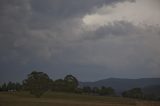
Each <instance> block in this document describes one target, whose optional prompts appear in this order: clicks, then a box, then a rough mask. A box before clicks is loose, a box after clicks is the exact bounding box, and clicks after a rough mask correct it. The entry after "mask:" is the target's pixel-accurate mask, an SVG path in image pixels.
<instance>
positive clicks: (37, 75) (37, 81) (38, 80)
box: [23, 71, 51, 97]
mask: <svg viewBox="0 0 160 106" xmlns="http://www.w3.org/2000/svg"><path fill="white" fill-rule="evenodd" d="M50 82H51V79H50V78H49V76H48V75H47V74H46V73H43V72H37V71H33V72H31V73H30V74H29V75H28V78H27V79H26V80H24V81H23V84H24V86H25V88H26V89H27V90H29V91H30V93H31V94H33V95H35V96H36V97H40V96H41V95H42V94H43V93H45V92H46V91H47V90H48V89H49V86H50Z"/></svg>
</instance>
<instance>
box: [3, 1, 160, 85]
mask: <svg viewBox="0 0 160 106" xmlns="http://www.w3.org/2000/svg"><path fill="white" fill-rule="evenodd" d="M33 70H37V71H43V72H45V73H47V74H48V75H49V76H50V78H52V79H57V78H63V77H64V76H65V75H67V74H72V75H74V76H76V77H77V78H78V79H79V80H80V81H95V80H99V79H104V78H110V77H116V78H144V77H160V0H0V82H4V81H21V80H23V79H25V78H26V76H27V74H29V73H30V72H31V71H33Z"/></svg>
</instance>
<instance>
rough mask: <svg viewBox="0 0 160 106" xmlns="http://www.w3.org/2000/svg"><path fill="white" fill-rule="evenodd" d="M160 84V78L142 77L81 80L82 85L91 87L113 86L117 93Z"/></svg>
mask: <svg viewBox="0 0 160 106" xmlns="http://www.w3.org/2000/svg"><path fill="white" fill-rule="evenodd" d="M154 85H160V78H141V79H125V78H124V79H123V78H109V79H103V80H99V81H95V82H80V86H81V87H83V86H90V87H101V86H106V87H113V88H114V89H115V90H116V92H117V93H121V92H123V91H125V90H128V89H131V88H135V87H140V88H145V87H148V86H154Z"/></svg>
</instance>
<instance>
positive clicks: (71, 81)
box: [64, 75, 78, 92]
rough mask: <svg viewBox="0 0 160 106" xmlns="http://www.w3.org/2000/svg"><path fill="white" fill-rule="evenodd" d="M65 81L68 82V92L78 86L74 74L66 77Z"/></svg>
mask: <svg viewBox="0 0 160 106" xmlns="http://www.w3.org/2000/svg"><path fill="white" fill-rule="evenodd" d="M64 81H65V83H66V90H67V91H68V92H74V91H75V90H76V89H77V87H78V80H77V79H76V77H74V76H73V75H67V76H66V77H65V78H64Z"/></svg>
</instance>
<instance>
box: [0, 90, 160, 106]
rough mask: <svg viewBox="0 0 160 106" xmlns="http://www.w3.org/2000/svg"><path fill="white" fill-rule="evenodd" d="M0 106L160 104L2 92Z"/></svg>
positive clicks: (52, 94)
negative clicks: (38, 96)
mask: <svg viewBox="0 0 160 106" xmlns="http://www.w3.org/2000/svg"><path fill="white" fill-rule="evenodd" d="M0 106H160V102H153V101H138V100H134V99H126V98H121V97H102V96H89V95H79V94H69V93H56V92H47V93H46V94H44V95H43V96H42V97H41V98H35V97H33V96H32V95H30V94H29V93H28V92H16V93H8V92H0Z"/></svg>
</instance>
